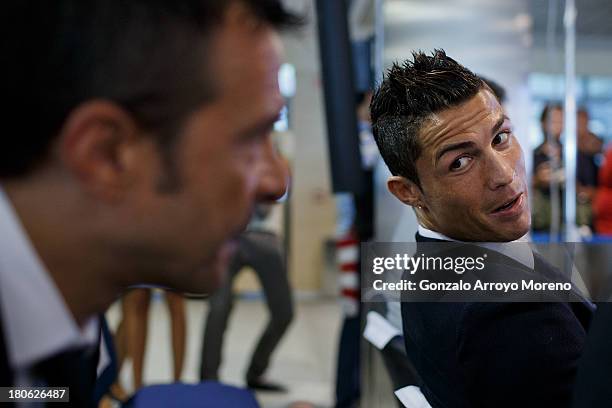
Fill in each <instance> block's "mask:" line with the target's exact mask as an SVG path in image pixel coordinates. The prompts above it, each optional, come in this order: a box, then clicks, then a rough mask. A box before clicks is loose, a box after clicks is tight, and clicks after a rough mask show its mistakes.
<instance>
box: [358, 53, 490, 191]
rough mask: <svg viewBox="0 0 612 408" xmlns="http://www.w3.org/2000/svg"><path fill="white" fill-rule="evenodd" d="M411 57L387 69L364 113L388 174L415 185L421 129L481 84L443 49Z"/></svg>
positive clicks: (457, 103) (465, 99)
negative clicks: (370, 116) (436, 114)
mask: <svg viewBox="0 0 612 408" xmlns="http://www.w3.org/2000/svg"><path fill="white" fill-rule="evenodd" d="M412 56H413V60H412V61H409V60H407V61H405V62H404V63H403V64H402V65H399V64H397V63H394V64H393V66H392V67H391V68H390V69H389V71H388V72H387V75H386V77H385V78H384V80H383V82H382V84H381V85H380V87H379V88H378V89H377V90H376V92H375V94H374V97H373V98H372V103H371V105H370V110H371V114H372V131H373V133H374V138H375V139H376V144H377V145H378V149H379V150H380V153H381V155H382V157H383V159H384V160H385V163H386V164H387V166H388V167H389V170H390V171H391V173H392V174H393V175H399V176H403V177H406V178H407V179H409V180H412V181H413V182H414V183H416V184H417V185H418V186H419V187H420V182H419V176H418V174H417V171H416V161H417V159H418V158H419V156H420V154H421V146H420V143H419V132H420V130H421V127H422V126H423V124H424V123H425V122H426V121H427V120H428V119H429V118H430V117H431V115H432V114H435V113H438V112H440V111H443V110H445V109H448V108H451V107H455V106H458V105H460V104H462V103H464V102H466V101H467V100H469V99H470V98H472V97H473V96H475V95H476V94H477V93H478V91H479V90H480V89H482V88H483V87H485V86H486V85H485V84H484V83H483V82H482V80H481V79H480V78H479V77H478V76H477V75H475V74H474V73H473V72H471V71H470V70H468V69H467V68H465V67H464V66H462V65H461V64H459V63H458V62H457V61H455V60H454V59H452V58H450V57H448V56H447V55H446V53H445V52H444V51H443V50H435V51H434V52H433V54H432V55H431V56H430V55H426V54H425V53H423V52H420V51H419V52H413V54H412Z"/></svg>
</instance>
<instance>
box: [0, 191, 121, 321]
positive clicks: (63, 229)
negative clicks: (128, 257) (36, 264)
mask: <svg viewBox="0 0 612 408" xmlns="http://www.w3.org/2000/svg"><path fill="white" fill-rule="evenodd" d="M3 187H4V189H5V192H6V194H7V196H8V198H9V201H10V202H11V204H12V206H13V209H14V210H15V212H16V214H17V216H18V218H19V222H20V223H21V225H22V226H23V229H24V230H25V231H26V233H27V236H28V238H29V241H30V242H31V244H32V246H33V247H34V249H35V251H36V253H37V254H38V256H39V258H40V259H41V261H42V263H43V264H44V266H45V268H46V271H47V272H48V273H49V275H50V276H51V278H52V280H53V282H54V283H55V285H56V286H57V288H58V289H59V291H60V293H61V295H62V297H63V298H64V301H65V302H66V305H67V306H68V309H69V310H70V312H71V314H72V316H73V317H74V319H75V321H76V322H77V324H78V325H79V326H82V325H83V324H84V323H85V322H86V321H87V320H88V319H89V318H90V317H92V316H93V315H95V314H99V313H102V312H104V311H105V310H106V309H107V308H108V306H109V305H110V304H111V303H112V302H113V301H114V300H115V299H116V297H117V295H118V294H119V287H118V286H117V287H116V286H114V285H113V284H112V283H110V282H109V279H108V277H109V271H110V272H111V273H112V271H114V269H115V268H114V267H113V265H111V261H112V258H111V257H103V256H100V254H99V251H96V250H95V243H94V242H91V240H88V239H87V238H86V237H87V235H86V234H84V232H85V231H86V230H87V219H86V218H85V216H84V214H83V216H80V214H78V213H76V212H72V211H71V210H70V207H69V206H67V205H66V203H67V202H70V200H69V199H67V200H65V201H64V202H57V201H54V198H56V197H61V195H60V194H58V193H57V192H50V191H48V190H47V189H48V188H44V187H43V188H40V186H37V187H38V188H32V187H30V186H28V187H24V186H22V185H20V184H19V183H11V182H8V183H3Z"/></svg>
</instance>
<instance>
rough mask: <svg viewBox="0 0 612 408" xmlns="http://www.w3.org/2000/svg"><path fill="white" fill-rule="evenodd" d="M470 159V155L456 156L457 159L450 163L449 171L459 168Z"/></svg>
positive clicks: (465, 164)
mask: <svg viewBox="0 0 612 408" xmlns="http://www.w3.org/2000/svg"><path fill="white" fill-rule="evenodd" d="M470 160H472V159H471V158H470V157H467V156H463V157H460V158H458V159H457V160H455V161H454V162H452V163H451V165H450V170H451V171H457V170H461V169H463V168H464V167H465V166H467V165H468V163H469V162H470Z"/></svg>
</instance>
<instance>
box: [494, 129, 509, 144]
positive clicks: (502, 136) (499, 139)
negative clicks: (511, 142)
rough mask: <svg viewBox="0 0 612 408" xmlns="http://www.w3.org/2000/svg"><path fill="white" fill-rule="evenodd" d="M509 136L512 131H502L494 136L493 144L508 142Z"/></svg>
mask: <svg viewBox="0 0 612 408" xmlns="http://www.w3.org/2000/svg"><path fill="white" fill-rule="evenodd" d="M508 138H510V132H500V133H498V134H496V135H495V137H494V138H493V145H498V144H502V143H506V142H507V141H508Z"/></svg>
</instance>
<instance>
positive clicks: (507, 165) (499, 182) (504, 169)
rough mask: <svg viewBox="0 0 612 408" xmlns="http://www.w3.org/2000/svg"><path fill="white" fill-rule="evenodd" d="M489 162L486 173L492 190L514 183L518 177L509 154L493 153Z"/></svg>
mask: <svg viewBox="0 0 612 408" xmlns="http://www.w3.org/2000/svg"><path fill="white" fill-rule="evenodd" d="M487 163H488V165H487V167H486V174H487V180H488V184H489V188H490V189H491V190H496V189H498V188H499V187H503V186H507V185H509V184H512V182H513V181H514V178H515V177H516V169H515V166H514V164H515V163H514V161H512V160H511V157H510V156H509V155H504V154H501V153H497V152H496V153H493V154H492V155H491V157H489V159H488V160H487Z"/></svg>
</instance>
